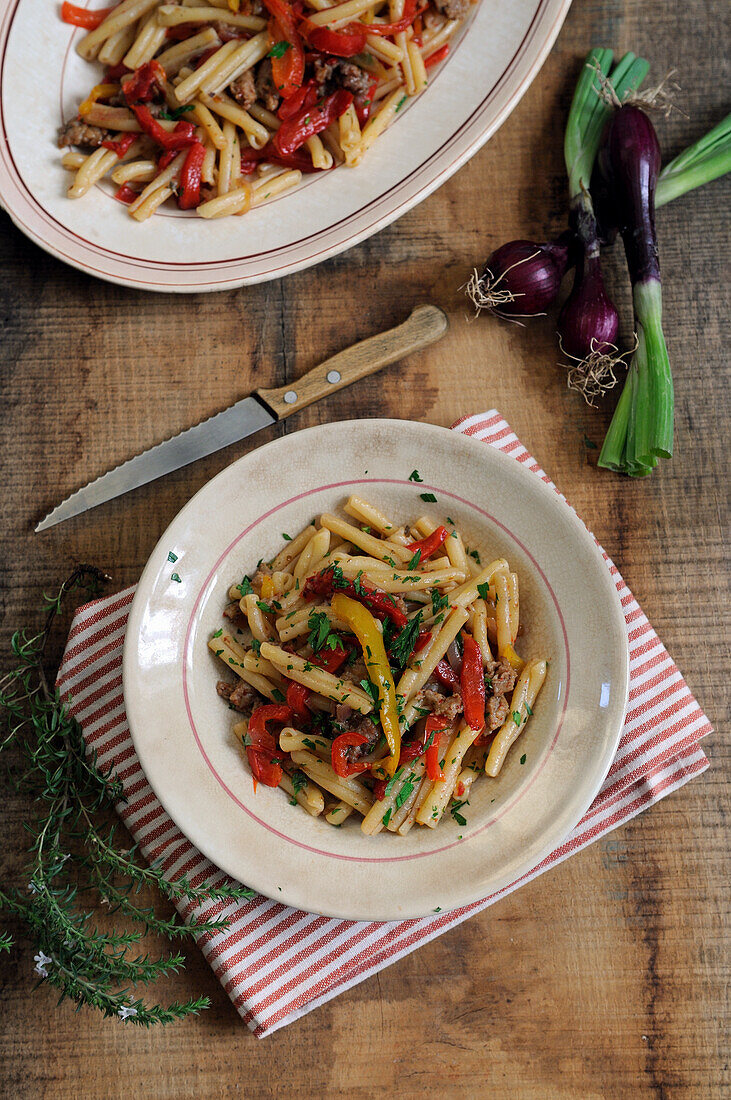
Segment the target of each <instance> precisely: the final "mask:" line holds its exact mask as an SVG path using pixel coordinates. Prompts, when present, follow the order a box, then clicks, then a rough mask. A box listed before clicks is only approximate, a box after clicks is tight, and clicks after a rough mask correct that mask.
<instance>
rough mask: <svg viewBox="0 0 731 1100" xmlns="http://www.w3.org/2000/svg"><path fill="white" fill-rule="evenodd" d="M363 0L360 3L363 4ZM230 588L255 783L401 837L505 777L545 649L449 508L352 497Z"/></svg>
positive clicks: (336, 817)
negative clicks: (528, 649) (400, 519)
mask: <svg viewBox="0 0 731 1100" xmlns="http://www.w3.org/2000/svg"><path fill="white" fill-rule="evenodd" d="M352 2H357V0H352ZM344 511H345V513H346V514H347V516H348V519H347V520H346V519H343V518H340V517H339V516H336V515H332V514H330V513H323V514H322V515H321V516H319V517H318V519H317V520H316V521H315V522H314V523H313V524H310V525H309V526H308V527H306V528H305V529H304V530H303V531H301V532H300V533H299V534H298V535H296V536H295V537H294V538H291V537H290V536H289V535H284V539H285V546H284V547H283V549H282V550H281V551H280V552H279V553H278V554H277V556H276V557H275V558H274V559H273V560H272V561H270V562H268V563H265V562H263V561H260V562H259V565H258V567H257V570H256V572H255V574H254V575H253V576H252V577H249V576H245V577H244V578H243V579H242V580H241V581H240V582H239V583H237V584H235V585H234V586H233V587H232V588H231V589H230V591H229V598H230V600H231V603H230V604H229V605H228V607H227V608H226V610H225V611H224V617H225V624H226V625H225V626H222V627H220V628H219V629H218V630H217V631H216V632H215V633H214V634H213V636H212V637H211V638H210V640H209V642H208V645H209V647H210V649H211V651H212V652H213V653H214V654H215V655H216V656H217V657H218V658H219V659H220V660H221V661H222V662H223V664H225V665H226V666H227V668H228V669H229V672H231V673H233V674H235V676H236V680H228V679H226V680H221V681H219V683H218V694H219V695H220V696H221V697H222V698H223V699H225V700H226V701H227V702H228V704H229V706H230V707H231V708H232V709H234V710H236V711H238V712H240V716H239V719H238V721H237V722H236V724H235V725H234V733H235V735H236V737H237V738H238V739H239V741H240V742H241V744H242V746H243V747H244V749H245V752H246V756H247V759H248V764H249V767H250V769H251V773H252V776H253V780H254V785H255V786H256V784H257V783H262V784H265V785H266V786H270V787H280V788H282V790H283V791H284V792H285V794H286V795H287V796H288V797H289V800H290V801H291V802H292V804H293V805H299V806H301V807H302V809H304V810H305V811H306V812H307V813H308V814H311V815H312V816H315V817H317V816H320V815H323V817H324V819H325V820H326V821H327V822H328V823H329V824H331V825H336V826H337V825H340V824H342V823H343V822H344V821H345V820H346V819H347V818H349V817H351V816H353V815H354V814H355V815H357V816H359V817H360V819H361V822H360V824H361V829H362V830H363V832H365V833H367V834H369V835H374V834H376V833H379V832H381V831H382V830H383V829H386V830H388V831H390V832H395V833H399V834H400V835H401V836H404V835H405V834H406V833H408V832H409V830H410V829H411V828H412V827H413V825H415V824H418V825H423V826H426V827H427V828H435V827H436V826H437V825H438V824H439V822H440V821H441V820H442V819H443V816H444V814H445V811H447V810H448V809H449V810H451V813H452V815H453V816H454V818H455V820H456V821H457V823H458V824H465V819H464V816H463V815H462V814H461V813H460V810H461V809H462V808H463V807H464V805H465V803H466V802H467V799H468V794H469V791H470V788H471V786H472V783H473V782H474V781H475V779H476V778H477V777H478V776H479V775H481V774H486V775H487V776H488V777H490V778H494V777H495V776H497V775H498V774H499V772H500V770H501V768H502V766H503V764H504V761H505V758H506V756H507V754H508V752H509V751H510V749H511V747H512V745H513V744H514V743H515V741H516V740H517V739H518V738H519V737H520V735H521V734H522V733H523V731H524V729H525V726H526V724H527V722H528V720H529V718H530V717H531V715H532V714H533V707H534V705H535V702H536V698H537V696H538V693H539V692H540V689H541V687H542V685H543V682H544V680H545V677H546V670H547V662H546V661H545V659H543V658H541V657H537V658H533V659H530V660H528V661H524V660H523V659H521V657H519V656H518V654H517V653H516V651H515V648H514V643H515V640H516V637H517V635H518V631H519V625H520V617H519V593H518V578H517V576H516V574H515V573H514V572H511V570H510V566H509V564H508V562H507V561H506V560H505V559H503V558H498V559H496V560H494V561H491V562H489V563H487V564H483V562H482V560H481V558H480V554H479V552H478V551H477V550H476V549H472V550H468V549H467V548H466V547H465V545H464V543H463V541H462V539H461V537H460V534H459V531H458V530H457V528H456V527H455V525H454V523H453V522H452V520H451V519H449V518H447V519H446V520H445V522H444V523H440V524H436V523H434V522H433V521H432V520H431V519H430V518H428V517H426V516H424V517H421V518H419V519H417V520H416V521H415V522H414V523H412V524H411V525H410V526H398V525H397V524H396V522H395V521H393V520H392V519H391V518H390V517H388V516H387V515H386V514H385V513H384V512H382V511H381V509H380V508H377V507H375V506H374V505H372V504H370V503H368V502H366V501H364V500H361V499H360V498H359V497H355V496H351V497H349V498H348V500H347V501H346V502H345V505H344Z"/></svg>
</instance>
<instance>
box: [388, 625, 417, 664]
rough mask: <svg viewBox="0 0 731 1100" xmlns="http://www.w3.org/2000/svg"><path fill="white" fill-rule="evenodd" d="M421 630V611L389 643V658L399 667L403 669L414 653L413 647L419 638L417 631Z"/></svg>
mask: <svg viewBox="0 0 731 1100" xmlns="http://www.w3.org/2000/svg"><path fill="white" fill-rule="evenodd" d="M420 628H421V611H419V613H418V614H417V615H415V616H414V618H413V619H410V620H409V621H408V623H407V624H406V626H405V627H404V628H403V630H401V631H400V632H399V634H398V636H397V637H396V638H394V640H393V642H392V643H391V652H390V656H391V658H392V660H393V661H395V662H396V663H397V664H398V665H399V666H401V667H403V665H405V664H406V662H407V661H408V659H409V657H410V656H411V654H412V653H413V652H414V646H415V645H416V642H417V640H418V637H419V630H420Z"/></svg>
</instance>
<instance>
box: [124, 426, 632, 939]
mask: <svg viewBox="0 0 731 1100" xmlns="http://www.w3.org/2000/svg"><path fill="white" fill-rule="evenodd" d="M414 468H418V470H419V473H420V476H421V477H422V479H423V481H422V483H419V484H416V483H414V482H413V481H411V480H409V474H410V473H411V472H412V471H413V470H414ZM353 492H357V493H358V495H360V496H362V497H365V498H366V499H368V500H371V501H372V502H374V503H377V504H378V505H379V506H380V507H381V508H382V509H383V510H384V511H386V512H387V513H388V514H390V515H391V516H392V517H396V519H397V521H398V522H408V521H413V520H414V519H416V518H417V517H418V516H419V515H421V514H423V513H424V512H428V513H429V514H431V515H433V518H434V519H435V520H437V519H438V518H439V517H440V516H441V517H443V516H446V515H447V514H448V515H449V516H450V517H451V518H452V519H453V520H454V521H455V523H456V524H457V526H458V528H460V530H461V531H463V533H464V536H465V538H466V540H467V541H468V543H469V545H470V546H472V547H476V548H478V550H479V552H480V553H481V554H482V555H487V558H494V557H498V556H503V557H506V558H507V559H508V560H509V561H510V563H511V567H512V568H513V569H514V570H515V571H517V573H518V575H519V578H520V585H521V622H522V624H523V628H524V632H523V633H522V635H521V637H520V639H519V650H520V652H521V655H522V656H524V657H536V656H547V657H548V659H549V662H550V663H549V672H548V676H547V679H546V684H545V686H544V688H543V691H542V693H541V695H540V697H539V700H538V704H537V705H536V708H535V713H534V715H533V717H532V719H531V721H530V723H529V724H528V726H527V728H526V731H525V733H524V734H523V735H522V737H521V740H520V750H519V752H514V751H513V752H511V753H510V754H509V756H508V759H507V762H506V764H505V766H504V768H503V770H502V772H501V774H500V776H499V777H498V778H497V779H495V780H493V779H490V780H488V779H480V780H478V781H477V782H476V783H475V784H474V785H473V787H472V790H471V792H470V805H469V807H468V808H467V809H466V810H464V811H463V813H464V814H465V816H466V819H467V823H466V824H465V825H461V824H460V823H458V822H457V821H456V820H454V819H452V818H451V817H449V816H448V815H445V819H444V820H443V821H442V822H441V823H440V825H439V826H438V827H437V828H436V829H433V830H432V829H428V828H423V827H420V828H414V829H412V830H411V832H410V833H409V834H408V835H407V836H405V837H400V836H398V835H395V834H391V833H386V832H384V833H382V834H379V835H378V836H375V837H367V836H365V835H364V834H363V833H362V832H361V830H360V828H359V826H358V823H357V820H354V819H353V818H351V819H350V820H349V821H348V822H346V823H345V824H344V825H343V826H342V827H341V828H334V827H333V826H331V825H328V824H327V823H326V822H325V821H324V820H323V819H322V818H312V817H309V816H308V815H307V814H305V813H303V812H302V810H301V809H300V808H299V807H297V806H294V807H293V806H290V804H289V802H288V799H287V798H286V797H285V796H284V795H283V794H282V792H281V791H278V790H275V789H269V788H266V787H263V786H262V785H259V786H258V788H257V790H256V791H254V787H253V783H252V778H251V773H250V772H249V770H248V767H247V765H246V763H245V760H244V758H243V755H242V752H241V748H240V745H239V744H238V742H237V741H236V739H235V737H234V735H233V733H232V725H233V722H234V720H235V715H232V713H231V711H230V710H229V709H228V707H227V706H226V704H225V703H224V702H223V701H222V700H221V699H219V698H218V697H217V695H216V681H217V680H218V679H219V678H220V676H221V666H220V663H219V662H218V661H217V660H216V658H215V657H214V656H213V654H212V653H211V652H210V650H209V649H208V646H207V641H208V639H209V638H210V636H211V634H212V633H213V632H214V631H215V630H216V629H218V627H219V625H220V623H221V613H222V610H223V608H224V606H225V605H226V603H227V600H228V596H227V592H228V589H229V587H230V586H231V585H232V584H234V583H237V582H238V581H239V580H240V579H241V577H242V576H243V574H244V573H251V572H253V571H254V570H255V568H256V563H257V562H258V560H259V559H260V558H264V559H265V560H266V559H268V558H270V557H272V556H273V555H274V554H275V553H276V552H277V550H278V549H280V548H281V546H282V545H283V543H282V532H296V531H297V530H299V529H300V528H302V527H303V526H305V525H306V524H307V523H308V522H309V521H310V520H311V519H312V518H313V517H314V516H316V515H318V514H319V513H320V512H322V511H335V510H337V508H338V507H339V506H340V505H342V503H343V501H344V500H345V498H346V497H347V496H348V495H349V494H350V493H353ZM422 493H424V494H427V495H429V494H433V495H434V496H436V498H437V502H436V503H430V504H428V505H425V503H424V502H423V501H422V499H421V494H422ZM483 560H486V559H483ZM627 684H628V657H627V641H626V632H625V629H624V619H623V616H622V611H621V607H620V604H619V599H618V596H617V592H616V589H615V586H614V584H613V582H612V579H611V576H610V574H609V571H608V569H607V567H606V564H605V563H604V561H603V559H602V557H601V554H600V553H599V551H598V549H597V547H596V544H595V542H594V540H593V538H592V537H591V536H590V535H589V534H588V532H587V531H586V529H585V528H584V526H583V524H582V523H581V522H580V520H579V519H578V518H577V517H576V515H575V514H574V513H573V511H571V509H569V508H567V507H566V505H565V503H564V502H563V501H562V500H561V499H560V498H559V496H558V495H557V494H556V493H555V492H554V491H553V490H552V489H551V488H549V487H547V486H546V485H545V484H544V483H543V482H542V481H541V480H540V479H539V478H537V477H536V476H535V475H533V474H531V473H530V472H529V471H527V470H525V469H524V468H523V467H522V466H521V465H520V464H519V463H517V462H516V461H515V460H514V459H512V458H510V457H509V456H506V455H503V454H501V453H499V452H498V451H496V450H494V449H493V448H491V447H489V446H486V445H485V444H483V443H481V442H478V441H476V440H472V439H469V438H468V437H465V436H463V435H460V434H458V433H455V432H450V431H448V430H446V429H444V428H439V427H435V426H433V425H424V424H416V423H412V422H407V421H399V420H361V421H349V422H341V423H336V424H328V425H324V426H320V427H315V428H310V429H307V430H305V431H301V432H297V433H293V434H292V435H288V436H285V437H283V438H281V439H278V440H275V441H274V442H272V443H269V444H267V445H266V446H265V447H261V448H259V449H258V450H255V451H253V452H251V453H250V454H248V455H246V456H245V457H244V458H242V459H240V460H239V461H238V462H235V463H233V464H232V465H231V466H229V467H228V468H227V469H226V470H224V471H223V472H222V473H220V474H219V475H218V476H217V477H216V478H214V479H213V480H212V481H211V482H209V483H208V484H207V485H206V486H205V487H204V488H203V489H201V490H200V492H199V493H197V494H196V496H194V497H193V499H192V500H191V501H190V502H189V503H188V504H187V505H186V506H185V507H184V508H183V509H182V511H181V512H180V513H179V515H178V516H177V517H176V519H175V520H174V521H173V522H172V524H171V525H170V527H169V528H168V530H167V531H166V532H165V534H164V535H163V536H162V538H161V539H160V541H159V543H158V545H157V546H156V548H155V550H154V551H153V553H152V555H151V557H150V560H149V562H148V564H147V566H146V568H145V571H144V573H143V575H142V578H141V580H140V583H139V585H138V588H137V592H136V595H135V599H134V602H133V605H132V609H131V614H130V618H129V625H128V630H127V636H126V642H125V649H124V699H125V706H126V711H127V716H128V720H129V724H130V728H131V731H132V736H133V739H134V743H135V748H136V750H137V752H138V755H139V758H140V761H141V763H142V767H143V768H144V770H145V772H146V774H147V777H148V779H149V781H150V783H151V785H152V787H153V789H154V790H155V793H156V794H157V795H158V797H159V798H160V800H161V802H162V804H163V806H164V807H165V809H166V810H167V812H168V813H169V814H170V816H171V817H172V818H173V820H174V821H175V822H176V824H177V825H178V826H179V827H180V828H181V829H182V830H183V832H184V833H185V834H186V835H187V836H188V837H189V838H190V840H191V841H192V842H193V843H194V844H195V845H196V846H197V847H198V848H199V849H200V850H201V851H202V852H203V853H204V854H205V855H206V856H208V857H209V858H210V859H211V860H213V862H214V863H216V864H217V865H218V866H220V867H221V868H223V869H224V870H225V871H227V872H228V873H229V874H231V875H232V876H234V877H235V878H237V879H239V880H241V881H243V882H245V883H247V884H248V885H249V886H252V887H253V888H255V889H256V890H258V891H260V892H261V893H264V894H266V895H268V896H270V897H274V898H278V899H280V900H282V901H283V902H287V903H288V904H290V905H293V906H296V907H299V908H302V909H306V910H309V911H312V912H317V913H323V914H326V915H329V916H337V917H346V918H351V919H363V920H366V919H384V920H387V919H399V918H404V917H417V916H422V915H426V914H428V913H430V912H432V911H434V910H437V909H442V910H445V909H451V908H456V907H457V906H459V905H463V904H467V903H469V902H471V901H475V900H477V899H479V898H482V897H485V896H487V895H489V894H491V893H493V892H495V891H496V890H499V889H500V888H501V887H503V886H505V885H507V884H508V883H510V882H513V881H515V880H516V879H517V878H519V877H520V875H521V874H524V873H526V872H527V871H528V870H530V869H531V868H533V867H534V866H536V864H538V863H539V862H540V860H541V859H542V858H543V857H544V856H545V855H547V854H548V852H550V851H551V850H553V849H554V848H555V847H556V846H557V845H558V844H559V843H560V842H561V841H562V840H563V839H564V838H565V837H566V835H567V834H568V833H569V832H570V830H571V829H572V828H573V826H574V825H575V824H576V823H577V822H578V821H579V819H580V818H581V816H582V815H583V814H584V812H585V811H586V809H587V808H588V806H589V805H590V804H591V802H592V800H593V799H594V797H595V795H596V793H597V791H598V789H599V787H600V785H601V783H602V781H603V779H604V778H605V776H606V774H607V771H608V769H609V767H610V764H611V761H612V759H613V757H614V754H615V751H616V747H617V743H618V740H619V736H620V732H621V727H622V721H623V717H624V712H625V706H626V700H627Z"/></svg>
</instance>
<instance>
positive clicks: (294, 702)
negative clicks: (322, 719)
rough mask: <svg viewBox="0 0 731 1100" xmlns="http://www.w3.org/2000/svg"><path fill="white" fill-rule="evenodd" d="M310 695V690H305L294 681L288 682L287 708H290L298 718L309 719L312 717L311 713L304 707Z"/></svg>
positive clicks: (303, 686) (302, 685)
mask: <svg viewBox="0 0 731 1100" xmlns="http://www.w3.org/2000/svg"><path fill="white" fill-rule="evenodd" d="M311 694H312V692H311V691H310V689H309V688H306V687H305V685H304V684H297V683H295V681H294V680H292V681H290V683H289V685H288V687H287V706H288V707H291V708H292V710H293V711H294V713H295V714H296V715H297V717H298V718H306V719H309V718H311V717H312V712H311V711H310V710H309V709H308V707H307V705H306V704H307V700H308V699H309V697H310V695H311Z"/></svg>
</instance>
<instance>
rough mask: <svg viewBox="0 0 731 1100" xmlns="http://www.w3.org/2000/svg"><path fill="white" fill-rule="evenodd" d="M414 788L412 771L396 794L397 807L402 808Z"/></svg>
mask: <svg viewBox="0 0 731 1100" xmlns="http://www.w3.org/2000/svg"><path fill="white" fill-rule="evenodd" d="M413 789H414V773H413V772H410V773H409V775H407V777H406V779H405V780H404V785H403V787H402V788H401V790H400V791H399V793H398V794H397V795H396V809H397V810H400V809H401V807H402V806H403V804H404V802H405V801H406V799H407V798H408V797H409V795H410V794H411V792H412V791H413Z"/></svg>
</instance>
